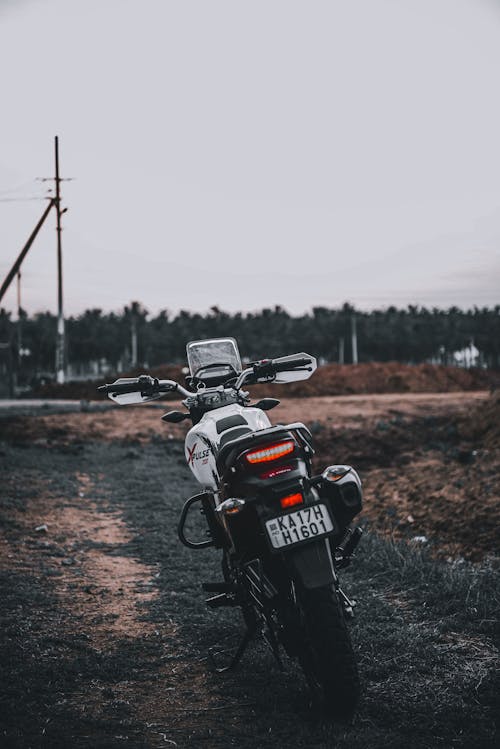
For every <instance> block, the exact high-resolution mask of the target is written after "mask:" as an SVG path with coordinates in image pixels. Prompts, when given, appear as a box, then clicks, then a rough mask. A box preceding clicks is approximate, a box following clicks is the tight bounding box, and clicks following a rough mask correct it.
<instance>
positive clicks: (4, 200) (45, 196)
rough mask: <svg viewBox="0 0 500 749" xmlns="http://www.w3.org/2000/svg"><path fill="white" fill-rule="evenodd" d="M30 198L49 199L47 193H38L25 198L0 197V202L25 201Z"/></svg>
mask: <svg viewBox="0 0 500 749" xmlns="http://www.w3.org/2000/svg"><path fill="white" fill-rule="evenodd" d="M30 200H51V198H50V197H49V196H47V195H40V196H38V197H36V196H34V195H30V196H29V197H26V198H0V203H27V202H28V201H30Z"/></svg>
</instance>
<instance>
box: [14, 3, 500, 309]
mask: <svg viewBox="0 0 500 749" xmlns="http://www.w3.org/2000/svg"><path fill="white" fill-rule="evenodd" d="M0 70H1V71H2V73H1V89H0V90H1V117H0V136H1V139H0V142H1V148H0V277H1V278H2V279H3V277H4V276H5V274H6V273H7V271H8V270H9V268H10V266H11V264H12V262H13V261H14V259H15V257H16V255H17V253H18V252H19V250H20V249H21V247H22V245H23V244H24V242H25V240H26V238H27V237H28V235H29V233H30V232H31V230H32V228H33V226H34V224H35V222H36V221H37V219H38V217H39V215H40V214H41V213H42V211H43V203H42V202H36V201H29V202H12V201H10V198H12V197H16V196H20V197H24V196H34V195H40V194H41V193H42V192H43V189H44V187H45V186H44V185H42V184H41V183H37V182H34V181H33V180H34V178H35V177H40V176H50V175H52V173H53V136H54V135H55V134H58V135H59V137H60V145H61V167H62V172H63V176H68V177H75V178H76V179H75V181H74V182H69V183H67V184H65V185H64V192H63V195H64V198H65V201H66V204H67V205H68V206H69V209H70V210H69V212H68V213H67V214H66V215H65V216H64V226H65V231H64V235H63V250H64V270H65V308H66V312H67V314H75V313H78V312H80V311H82V310H83V309H85V308H87V307H101V308H103V309H105V310H109V309H119V308H120V307H122V306H123V305H124V304H127V303H128V302H129V301H130V300H132V299H137V300H140V301H142V302H143V303H144V304H145V305H146V307H147V308H148V309H150V310H151V311H153V312H156V311H157V310H159V309H161V308H168V309H170V310H172V311H176V310H178V309H180V308H185V309H194V310H199V311H204V310H206V309H208V308H209V307H210V306H211V305H213V304H217V305H219V306H220V307H222V308H224V309H227V310H238V309H240V310H254V309H259V308H261V307H263V306H270V305H274V304H282V305H283V306H285V307H286V308H287V309H288V310H289V311H290V312H292V313H298V312H302V311H304V310H307V309H310V308H311V307H312V306H316V305H327V306H338V305H340V304H342V303H343V302H344V301H350V302H352V303H354V304H356V305H357V306H360V307H363V308H372V307H375V306H378V307H381V306H387V305H389V304H396V305H406V304H408V303H420V304H425V305H437V306H450V305H452V304H457V305H459V306H463V307H468V306H472V305H474V304H477V305H480V306H481V305H493V304H498V303H499V302H500V294H499V290H500V95H499V90H500V88H499V81H500V1H496V2H495V1H493V0H351V1H350V2H347V1H346V0H337V1H335V0H325V1H322V0H307V2H306V0H302V1H301V2H296V1H295V0H252V1H251V2H250V0H246V1H245V2H243V1H241V0H240V1H239V0H140V1H139V0H135V1H132V0H71V2H69V1H68V0H43V1H42V0H16V1H14V0H11V1H10V2H9V1H7V0H0ZM18 187H19V189H13V188H18ZM8 199H9V200H8ZM55 270H56V255H55V232H54V218H51V219H49V221H48V223H47V224H46V226H45V227H44V229H43V230H42V232H41V234H40V235H39V238H38V240H37V242H36V244H35V245H34V246H33V248H32V250H31V252H30V254H29V256H28V259H27V260H26V262H25V264H24V275H23V281H24V282H23V306H24V307H25V308H26V309H28V310H29V311H30V312H33V311H36V310H41V309H51V310H53V311H55V309H56V277H55ZM4 304H5V306H6V307H7V308H8V309H13V308H14V306H15V291H14V287H11V289H10V291H9V292H8V295H7V296H6V297H5V299H4Z"/></svg>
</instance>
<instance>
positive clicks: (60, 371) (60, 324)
mask: <svg viewBox="0 0 500 749" xmlns="http://www.w3.org/2000/svg"><path fill="white" fill-rule="evenodd" d="M54 145H55V161H56V176H55V183H56V199H55V206H56V216H57V223H56V231H57V341H56V380H57V382H58V383H59V384H62V383H64V379H65V371H66V366H65V358H66V357H65V340H64V313H63V286H62V245H61V214H62V211H61V178H60V177H59V138H58V137H57V135H56V136H55V142H54Z"/></svg>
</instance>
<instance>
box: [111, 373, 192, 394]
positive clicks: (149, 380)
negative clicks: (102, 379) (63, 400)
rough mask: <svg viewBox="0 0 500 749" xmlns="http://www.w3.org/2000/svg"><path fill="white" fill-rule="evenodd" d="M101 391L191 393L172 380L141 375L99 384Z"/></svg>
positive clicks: (120, 392) (116, 392)
mask: <svg viewBox="0 0 500 749" xmlns="http://www.w3.org/2000/svg"><path fill="white" fill-rule="evenodd" d="M97 389H98V390H99V391H100V392H101V393H115V394H116V395H125V394H126V393H144V394H145V395H146V396H147V395H154V394H155V393H170V392H173V391H178V392H179V393H181V395H183V396H184V397H186V398H187V397H188V396H189V395H193V393H192V392H191V391H190V390H186V388H183V387H182V385H179V384H178V383H177V382H175V381H174V380H159V379H158V378H157V377H150V376H149V375H141V376H140V377H131V378H130V379H128V381H127V382H115V383H111V384H109V385H108V384H106V385H101V386H100V387H98V388H97Z"/></svg>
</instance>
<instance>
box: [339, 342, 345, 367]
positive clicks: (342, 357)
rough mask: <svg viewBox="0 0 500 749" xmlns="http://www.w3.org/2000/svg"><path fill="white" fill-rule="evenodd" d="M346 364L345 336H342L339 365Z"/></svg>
mask: <svg viewBox="0 0 500 749" xmlns="http://www.w3.org/2000/svg"><path fill="white" fill-rule="evenodd" d="M343 363H344V336H343V335H341V336H340V338H339V364H343Z"/></svg>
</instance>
